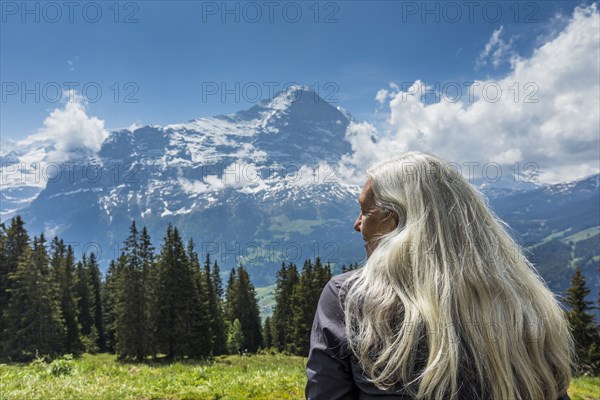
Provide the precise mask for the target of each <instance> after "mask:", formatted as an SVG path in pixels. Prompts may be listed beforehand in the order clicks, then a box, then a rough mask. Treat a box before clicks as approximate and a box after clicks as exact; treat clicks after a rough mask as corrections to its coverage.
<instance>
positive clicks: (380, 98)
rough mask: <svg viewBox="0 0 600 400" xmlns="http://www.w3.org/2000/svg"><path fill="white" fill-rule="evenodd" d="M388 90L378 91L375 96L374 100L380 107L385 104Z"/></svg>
mask: <svg viewBox="0 0 600 400" xmlns="http://www.w3.org/2000/svg"><path fill="white" fill-rule="evenodd" d="M388 93H389V92H388V90H387V89H380V90H379V91H377V94H376V95H375V100H377V102H378V103H379V104H380V105H382V104H383V103H385V101H386V99H387V97H388Z"/></svg>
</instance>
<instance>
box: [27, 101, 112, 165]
mask: <svg viewBox="0 0 600 400" xmlns="http://www.w3.org/2000/svg"><path fill="white" fill-rule="evenodd" d="M66 98H68V99H69V100H68V101H67V102H66V103H65V106H64V108H56V109H54V110H53V111H52V112H51V113H50V115H49V116H48V117H46V119H45V120H44V127H43V128H41V129H39V130H38V132H37V133H36V134H34V135H31V136H30V137H29V138H27V139H25V140H26V141H30V140H32V139H33V140H40V139H42V140H43V139H50V140H52V141H53V142H54V143H55V144H54V147H55V150H54V151H52V152H50V153H49V154H48V157H47V161H52V162H63V161H67V160H69V159H71V158H72V157H75V156H81V155H84V154H90V153H95V152H97V151H98V150H100V146H101V145H102V142H103V141H104V139H106V138H107V137H108V131H107V130H106V129H105V128H104V120H101V119H99V118H97V117H90V116H88V114H87V110H86V107H85V102H84V100H83V98H82V97H81V96H79V95H77V94H75V93H68V95H67V96H66Z"/></svg>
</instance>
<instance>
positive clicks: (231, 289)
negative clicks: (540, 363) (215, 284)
mask: <svg viewBox="0 0 600 400" xmlns="http://www.w3.org/2000/svg"><path fill="white" fill-rule="evenodd" d="M238 292H239V289H238V281H237V273H236V272H235V268H231V271H230V272H229V279H228V280H227V289H226V291H225V306H224V309H225V320H226V321H228V322H229V323H231V322H233V321H234V320H235V318H236V310H238V309H239V304H238V301H239V297H240V296H239V293H238Z"/></svg>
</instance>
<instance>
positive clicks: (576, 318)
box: [565, 266, 600, 375]
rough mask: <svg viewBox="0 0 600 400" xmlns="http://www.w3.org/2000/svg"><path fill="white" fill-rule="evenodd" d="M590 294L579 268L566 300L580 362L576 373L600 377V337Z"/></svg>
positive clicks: (574, 275)
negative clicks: (599, 358)
mask: <svg viewBox="0 0 600 400" xmlns="http://www.w3.org/2000/svg"><path fill="white" fill-rule="evenodd" d="M589 293H590V290H589V289H588V288H587V285H586V281H585V277H584V276H583V274H582V273H581V268H580V267H579V266H577V267H576V268H575V273H574V274H573V277H572V278H571V286H570V287H569V288H568V289H567V296H566V298H565V303H566V304H567V305H568V306H569V307H570V310H568V311H567V312H566V313H567V318H568V320H569V323H570V325H571V329H572V332H573V338H574V340H575V349H576V354H577V358H578V360H579V365H578V366H577V369H576V371H575V373H576V374H582V373H585V372H590V373H591V374H594V375H598V374H599V373H600V365H599V364H600V363H599V361H598V357H599V356H600V355H599V354H598V351H599V349H600V336H599V334H598V326H597V325H596V324H595V322H594V316H593V315H592V314H591V313H590V312H589V311H590V310H591V305H592V302H590V301H586V300H585V298H586V296H587V295H588V294H589Z"/></svg>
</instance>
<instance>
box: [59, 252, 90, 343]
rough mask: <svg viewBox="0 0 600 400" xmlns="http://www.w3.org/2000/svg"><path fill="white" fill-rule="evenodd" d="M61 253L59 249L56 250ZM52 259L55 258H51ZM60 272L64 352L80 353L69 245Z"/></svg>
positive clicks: (73, 262)
mask: <svg viewBox="0 0 600 400" xmlns="http://www.w3.org/2000/svg"><path fill="white" fill-rule="evenodd" d="M57 251H61V249H60V248H59V249H57ZM53 258H55V257H54V256H53ZM61 267H62V268H61V271H60V282H59V285H60V294H61V307H60V308H61V313H62V319H63V321H64V323H65V329H66V331H65V350H66V352H67V353H74V354H76V353H80V352H81V351H82V350H83V345H82V343H81V336H80V333H81V330H80V327H79V323H78V322H77V302H76V299H75V296H74V293H73V289H74V287H73V285H74V280H75V279H74V276H73V275H74V270H75V257H74V255H73V248H72V247H71V245H69V246H67V251H66V254H65V256H64V261H63V262H62V265H61Z"/></svg>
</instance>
